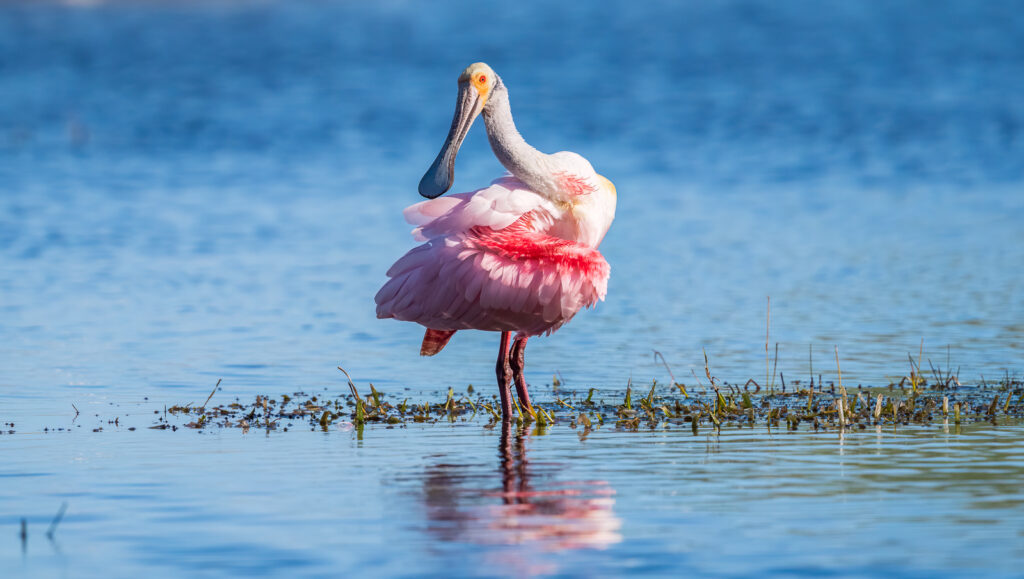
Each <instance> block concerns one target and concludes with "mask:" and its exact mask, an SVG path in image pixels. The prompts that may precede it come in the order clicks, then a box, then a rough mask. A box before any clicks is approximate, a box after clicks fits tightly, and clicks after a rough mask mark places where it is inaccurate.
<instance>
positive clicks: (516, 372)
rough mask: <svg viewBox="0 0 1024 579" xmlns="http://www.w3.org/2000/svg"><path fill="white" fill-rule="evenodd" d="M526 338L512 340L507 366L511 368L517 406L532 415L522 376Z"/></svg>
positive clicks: (531, 406) (518, 336) (520, 336)
mask: <svg viewBox="0 0 1024 579" xmlns="http://www.w3.org/2000/svg"><path fill="white" fill-rule="evenodd" d="M528 339H529V338H527V337H526V336H523V335H522V334H520V335H517V336H516V338H515V339H514V340H512V350H511V351H510V352H509V361H508V363H509V366H511V367H512V380H513V381H514V382H515V383H516V395H517V396H519V404H520V405H522V407H523V410H525V411H526V412H529V413H530V414H531V415H533V405H532V404H530V393H529V392H528V391H527V390H526V378H525V377H524V376H523V367H524V366H526V340H528Z"/></svg>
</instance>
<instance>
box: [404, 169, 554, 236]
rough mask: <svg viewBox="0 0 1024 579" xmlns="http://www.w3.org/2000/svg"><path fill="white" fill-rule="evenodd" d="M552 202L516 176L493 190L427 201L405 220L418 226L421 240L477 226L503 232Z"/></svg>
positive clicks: (497, 182)
mask: <svg viewBox="0 0 1024 579" xmlns="http://www.w3.org/2000/svg"><path fill="white" fill-rule="evenodd" d="M545 203H548V204H550V202H549V201H547V200H545V199H544V197H542V196H540V195H538V194H537V193H534V192H533V191H531V190H530V189H528V188H527V187H526V185H523V183H522V182H521V181H519V180H518V179H516V178H515V177H512V176H506V177H502V178H501V179H497V180H495V181H494V182H493V183H491V185H490V186H489V187H485V188H483V189H480V190H478V191H473V192H472V193H459V194H456V195H447V196H445V197H438V198H437V199H431V200H429V201H423V202H420V203H417V204H415V205H412V206H410V207H408V208H406V209H405V211H404V214H405V220H406V221H408V222H409V223H410V224H412V225H416V226H417V227H416V228H415V229H413V231H412V235H413V237H414V238H415V239H416V240H417V241H427V240H429V239H434V238H437V237H441V236H445V235H451V234H454V233H461V232H465V231H469V230H470V229H472V228H474V227H490V228H491V229H494V230H500V229H504V228H506V227H508V226H509V225H512V224H513V223H515V222H516V220H518V219H519V218H520V217H522V216H523V214H525V213H529V212H530V211H533V210H534V209H537V208H538V207H539V206H541V205H542V204H545Z"/></svg>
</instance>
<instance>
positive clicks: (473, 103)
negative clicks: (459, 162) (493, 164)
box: [419, 62, 498, 199]
mask: <svg viewBox="0 0 1024 579" xmlns="http://www.w3.org/2000/svg"><path fill="white" fill-rule="evenodd" d="M497 84H498V75H496V74H494V70H493V69H492V68H491V67H489V66H487V65H486V64H484V63H482V62H475V63H473V64H471V65H469V66H467V67H466V69H465V70H463V71H462V74H460V75H459V94H458V98H457V99H456V101H455V117H454V118H453V119H452V126H451V129H449V130H448V137H447V138H446V139H445V141H444V146H442V147H441V152H440V153H438V154H437V158H436V159H434V163H433V164H432V165H431V166H430V169H427V172H426V174H424V175H423V178H422V179H420V186H419V191H420V195H422V196H424V197H426V198H428V199H433V198H435V197H439V196H441V195H443V194H444V193H445V192H446V191H448V189H450V188H451V186H452V182H453V181H454V180H455V156H456V155H458V153H459V147H461V146H462V141H463V139H465V138H466V134H467V133H468V132H469V128H470V127H471V126H473V121H474V120H476V117H477V116H479V115H480V113H481V111H483V110H484V106H486V104H487V100H488V99H489V98H490V96H491V92H492V91H493V90H494V87H495V85H497Z"/></svg>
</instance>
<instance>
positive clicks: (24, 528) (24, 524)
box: [18, 517, 28, 552]
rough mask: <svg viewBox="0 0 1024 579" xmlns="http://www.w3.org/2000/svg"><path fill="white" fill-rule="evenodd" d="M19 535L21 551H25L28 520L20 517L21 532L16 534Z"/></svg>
mask: <svg viewBox="0 0 1024 579" xmlns="http://www.w3.org/2000/svg"><path fill="white" fill-rule="evenodd" d="M18 535H19V536H20V537H21V551H22V552H25V548H26V547H27V546H28V521H26V520H25V519H24V517H23V518H22V519H21V533H19V534H18Z"/></svg>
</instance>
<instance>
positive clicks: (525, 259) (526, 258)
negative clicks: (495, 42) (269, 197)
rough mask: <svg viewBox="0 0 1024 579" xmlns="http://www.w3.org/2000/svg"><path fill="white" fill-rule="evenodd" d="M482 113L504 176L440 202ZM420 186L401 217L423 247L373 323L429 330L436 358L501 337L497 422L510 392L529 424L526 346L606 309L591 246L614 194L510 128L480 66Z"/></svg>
mask: <svg viewBox="0 0 1024 579" xmlns="http://www.w3.org/2000/svg"><path fill="white" fill-rule="evenodd" d="M478 116H482V117H483V120H484V125H485V127H486V130H487V138H488V141H489V142H490V146H491V149H492V150H493V152H494V155H495V156H496V157H497V159H498V161H499V162H500V163H501V164H502V165H503V166H504V167H505V169H506V170H507V171H508V173H507V174H506V175H504V176H502V177H500V178H498V179H496V180H494V181H493V182H491V184H490V185H489V186H487V187H484V188H482V189H477V190H475V191H471V192H468V193H458V194H452V195H447V196H443V197H442V195H444V193H446V192H447V191H448V190H449V189H450V188H451V186H452V184H453V182H454V180H455V157H456V155H457V154H458V152H459V148H460V147H461V146H462V142H463V139H465V137H466V134H467V133H468V132H469V129H470V127H471V126H472V125H473V122H474V121H475V120H476V118H477V117H478ZM418 189H419V193H420V195H422V196H423V197H426V198H427V200H426V201H421V202H419V203H416V204H415V205H412V206H410V207H408V208H406V209H405V211H404V216H405V219H406V221H407V222H408V223H410V224H411V225H413V226H415V228H414V229H413V231H412V234H413V238H414V239H415V240H416V241H418V242H421V245H418V246H416V247H414V248H413V249H411V250H410V251H409V252H407V253H406V254H405V255H403V256H402V257H401V258H399V259H398V260H397V261H396V262H395V263H394V264H393V265H392V266H391V268H390V269H388V271H387V277H388V278H389V279H388V281H387V282H386V283H385V284H384V285H383V287H381V289H380V291H378V292H377V295H376V296H375V298H374V301H375V302H376V306H377V317H378V318H381V319H385V318H394V319H397V320H401V321H406V322H416V323H419V324H421V325H422V326H425V327H426V332H425V333H424V336H423V342H422V344H421V347H420V354H421V355H423V356H433V355H435V354H437V353H438V352H440V351H441V350H442V349H443V348H444V347H445V345H446V344H447V343H448V341H449V340H450V339H451V337H452V335H454V334H455V333H456V332H458V331H460V330H484V331H491V332H500V333H501V337H500V341H499V348H498V359H497V363H496V364H495V373H496V376H497V382H498V392H499V395H500V398H501V410H502V412H501V418H502V421H503V422H507V421H510V420H512V419H513V418H514V415H513V406H512V405H513V400H512V392H511V384H514V385H515V389H516V396H517V397H518V405H519V407H520V408H521V409H522V410H524V411H525V412H527V413H529V414H530V415H531V416H534V410H533V406H532V404H531V403H530V395H529V391H528V388H527V384H526V380H525V378H524V376H523V369H524V365H525V351H526V342H527V340H528V339H529V338H531V337H534V336H539V335H548V334H551V333H552V332H554V331H556V330H558V329H559V328H560V327H562V325H563V324H565V323H566V322H568V321H569V320H571V319H572V318H573V316H575V315H576V313H577V312H579V311H580V310H581V309H583V308H590V307H594V306H595V305H596V304H597V303H598V302H599V301H603V300H604V298H605V295H606V293H607V288H608V277H609V274H610V267H609V265H608V262H607V260H605V258H604V256H603V255H601V253H600V251H599V250H598V246H599V245H600V244H601V241H602V239H604V236H605V234H606V233H607V232H608V229H609V227H610V226H611V223H612V220H613V219H614V218H615V206H616V201H617V193H616V190H615V185H613V184H612V182H611V181H609V180H608V179H607V178H606V177H604V176H602V175H599V174H598V173H597V172H596V171H595V170H594V168H593V166H592V165H591V164H590V162H589V161H587V160H586V159H585V158H584V157H582V156H581V155H579V154H577V153H573V152H569V151H562V152H558V153H553V154H546V153H542V152H540V151H538V150H537V149H535V148H534V147H532V146H530V145H529V144H528V143H527V142H526V140H525V139H523V137H522V135H520V134H519V131H518V130H517V129H516V125H515V122H514V121H513V119H512V109H511V106H510V104H509V95H508V88H507V87H506V86H505V83H504V82H503V81H502V79H501V77H499V76H498V75H497V74H496V73H495V72H494V70H493V69H492V68H491V67H490V66H488V65H487V64H485V63H482V62H477V63H473V64H471V65H469V66H468V67H467V68H466V69H465V70H463V71H462V73H461V74H460V75H459V79H458V94H457V98H456V103H455V115H454V117H453V119H452V124H451V128H450V129H449V131H448V136H447V138H446V139H445V141H444V145H443V146H442V147H441V151H440V152H439V153H438V155H437V157H436V158H435V159H434V162H433V163H432V164H431V165H430V168H429V169H428V170H427V172H426V173H425V174H424V175H423V178H422V179H421V180H420V183H419V187H418ZM513 333H514V334H515V336H514V337H513V336H512V334H513Z"/></svg>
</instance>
